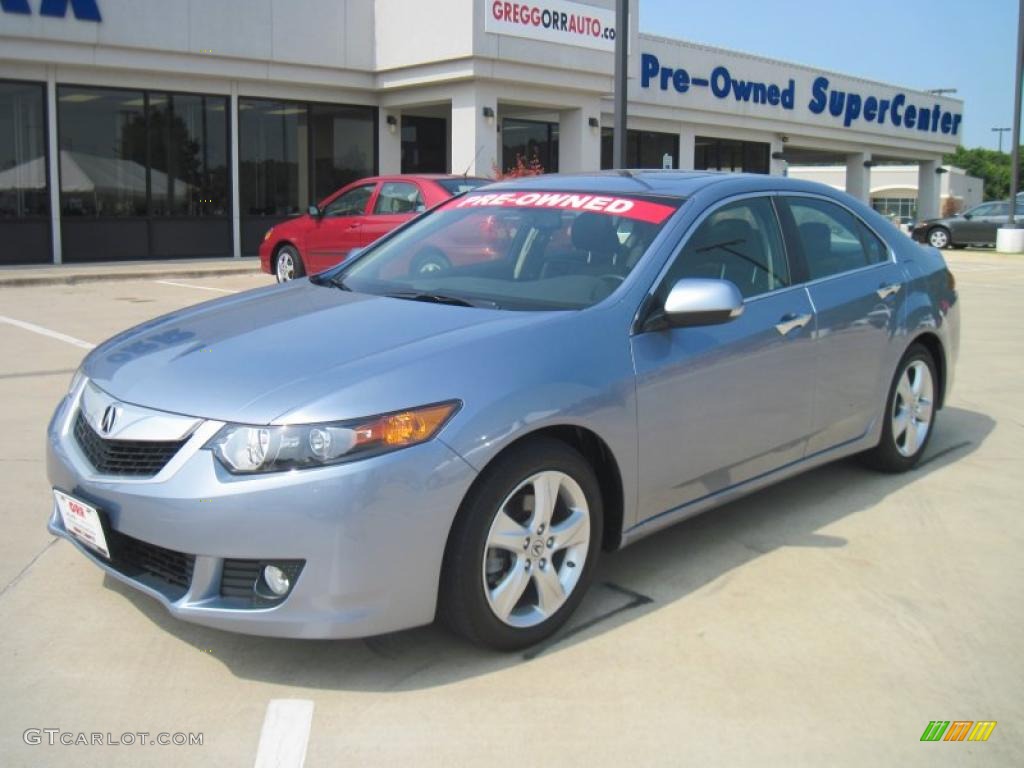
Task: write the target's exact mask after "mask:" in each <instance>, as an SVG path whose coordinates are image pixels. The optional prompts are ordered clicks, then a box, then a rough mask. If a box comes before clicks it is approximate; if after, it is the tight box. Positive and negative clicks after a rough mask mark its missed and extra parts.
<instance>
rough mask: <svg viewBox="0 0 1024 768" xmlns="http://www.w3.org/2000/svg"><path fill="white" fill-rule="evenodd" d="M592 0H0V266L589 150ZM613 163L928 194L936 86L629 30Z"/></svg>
mask: <svg viewBox="0 0 1024 768" xmlns="http://www.w3.org/2000/svg"><path fill="white" fill-rule="evenodd" d="M613 8H614V0H585V1H582V2H569V1H568V0H544V2H543V3H541V2H539V0H538V1H537V2H532V0H522V1H519V2H505V0H432V2H413V1H412V0H218V1H217V2H209V0H2V2H0V242H3V243H5V244H6V247H5V248H4V249H3V251H0V264H11V263H30V262H50V261H54V262H58V263H59V262H62V261H65V262H79V261H92V260H99V259H139V258H172V257H195V256H224V255H232V254H233V255H235V256H240V255H251V254H254V253H255V252H256V247H257V245H258V243H259V238H260V237H261V236H262V233H263V232H264V231H265V230H266V229H267V228H268V227H269V226H270V225H272V224H274V223H276V222H278V221H281V220H282V219H284V218H286V217H288V216H291V215H295V214H297V213H299V212H301V211H304V210H305V208H306V207H307V205H308V204H309V203H311V202H316V201H317V200H319V199H322V198H323V197H324V196H326V195H327V194H329V193H330V192H332V191H333V190H334V189H336V188H338V187H339V186H341V185H343V184H345V183H347V182H349V181H352V180H354V179H356V178H359V177H361V176H367V175H372V174H377V173H380V174H390V173H399V172H410V173H426V172H454V173H460V174H461V173H468V174H471V175H485V176H489V175H492V174H493V173H494V172H495V171H500V170H503V169H507V168H509V167H511V166H512V165H514V164H515V163H516V162H517V158H522V159H523V160H524V161H526V162H531V161H532V162H537V163H539V164H540V165H541V166H543V167H544V169H545V170H546V171H561V172H573V171H586V170H593V169H597V168H600V167H608V166H610V164H611V128H610V126H611V125H612V99H611V94H612V89H613V81H612V72H613V60H612V59H613V50H614V15H615V14H614V10H613ZM637 22H638V13H637V7H636V2H634V3H633V6H632V8H631V30H630V41H629V50H630V81H629V120H628V125H629V136H628V158H627V160H628V164H629V165H630V166H633V167H658V168H661V167H672V168H681V169H717V170H725V171H750V172H760V173H782V172H784V170H785V168H786V167H787V165H788V164H792V163H797V164H800V163H821V162H833V163H835V162H838V163H840V164H842V165H843V166H844V167H845V169H846V174H845V180H844V186H845V188H846V189H847V191H849V192H850V193H851V194H854V195H856V196H858V197H860V198H862V199H864V200H867V199H868V198H869V196H870V194H871V190H872V188H873V184H872V181H871V178H872V174H873V173H874V172H877V164H879V163H891V162H896V161H898V162H901V163H903V164H906V165H910V166H911V173H916V175H917V183H916V187H917V190H918V195H917V198H918V200H919V203H918V208H919V211H918V212H919V214H920V215H922V216H924V215H937V214H938V212H939V200H940V186H941V183H942V179H941V178H940V176H941V175H942V174H941V173H939V171H940V162H941V157H942V155H943V154H944V153H945V152H949V151H951V150H952V149H954V148H955V147H956V146H957V144H958V143H959V139H960V136H961V134H962V130H963V125H962V120H963V106H962V104H961V103H960V102H959V101H956V100H953V99H948V98H938V97H935V96H933V95H930V94H927V93H921V92H915V91H912V90H910V89H906V88H900V87H897V86H892V85H885V84H881V83H875V82H870V81H865V80H861V79H857V78H854V77H850V76H846V75H841V74H836V73H831V72H824V71H820V70H817V69H814V68H810V67H806V66H800V65H795V64H788V63H785V62H780V61H774V60H770V59H765V58H762V57H758V56H754V55H749V54H745V53H740V52H736V51H728V50H723V49H717V48H710V47H707V46H701V45H696V44H692V43H688V42H684V41H680V40H670V39H666V38H661V37H656V36H653V35H648V34H643V33H640V32H638V23H637Z"/></svg>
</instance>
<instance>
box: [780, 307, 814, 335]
mask: <svg viewBox="0 0 1024 768" xmlns="http://www.w3.org/2000/svg"><path fill="white" fill-rule="evenodd" d="M809 322H811V316H810V315H798V314H795V313H794V312H790V313H789V314H788V315H783V316H782V318H781V319H780V320H779V322H777V323H776V324H775V330H777V331H778V332H779V333H781V334H782V335H783V336H785V335H787V334H788V333H789V332H790V331H792V330H794V329H795V328H803V327H804V326H805V325H807V324H808V323H809Z"/></svg>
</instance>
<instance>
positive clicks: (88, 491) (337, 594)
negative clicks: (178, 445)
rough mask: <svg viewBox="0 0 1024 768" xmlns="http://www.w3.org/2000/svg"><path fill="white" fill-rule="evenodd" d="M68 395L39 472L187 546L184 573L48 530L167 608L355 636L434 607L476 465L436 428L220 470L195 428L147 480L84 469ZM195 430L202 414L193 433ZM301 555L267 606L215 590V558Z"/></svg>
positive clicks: (131, 529)
mask: <svg viewBox="0 0 1024 768" xmlns="http://www.w3.org/2000/svg"><path fill="white" fill-rule="evenodd" d="M76 409H77V398H76V396H75V394H74V393H73V394H72V395H70V396H68V397H67V398H65V399H64V400H63V401H62V403H61V404H60V406H59V407H58V408H57V411H56V413H55V414H54V417H53V419H52V421H51V423H50V426H49V428H48V431H47V442H48V447H47V473H48V476H49V480H50V484H51V485H52V486H53V487H54V488H56V489H58V490H60V491H63V492H64V493H67V494H70V495H72V496H75V497H78V498H80V499H82V500H83V501H85V502H87V503H89V504H92V505H94V506H96V507H97V508H98V509H100V510H102V512H103V513H105V515H106V518H107V521H108V525H109V528H110V530H112V531H114V532H116V533H115V534H114V535H116V536H123V537H130V538H131V539H132V540H135V541H137V542H141V543H142V544H144V545H155V547H154V549H156V548H163V549H164V550H172V551H173V552H174V553H182V554H184V555H185V556H194V566H193V567H192V568H191V573H190V574H189V577H188V580H187V584H185V585H184V586H175V585H172V584H167V583H165V582H163V581H162V580H161V579H160V578H155V577H153V575H152V574H145V575H142V576H140V575H138V574H137V573H136V571H135V569H128V568H125V567H124V566H123V564H121V563H118V562H116V561H115V562H109V561H107V560H105V559H104V558H103V557H101V556H100V555H98V554H96V553H94V552H93V551H92V550H90V549H88V548H87V547H85V546H84V545H82V544H80V543H78V541H77V540H75V539H74V538H72V537H71V535H70V534H69V533H68V532H67V531H66V530H65V528H64V525H63V521H62V519H61V516H60V513H59V512H58V511H57V509H56V507H54V509H53V510H52V513H51V515H50V518H49V526H48V527H49V530H50V532H51V533H53V534H54V535H57V536H61V537H63V538H65V539H68V540H69V541H71V542H72V543H73V544H74V545H75V546H76V547H77V548H78V549H79V550H80V551H81V552H82V553H83V554H84V555H86V556H87V557H88V558H89V559H90V560H92V561H93V562H94V563H95V564H96V565H98V566H99V567H100V568H102V569H103V570H104V571H106V572H107V573H109V574H110V575H111V576H113V577H114V578H116V579H119V580H120V581H123V582H125V583H126V584H129V585H131V586H132V587H134V588H136V589H138V590H140V591H142V592H145V593H146V594H148V595H150V596H151V597H153V598H155V599H156V600H158V601H159V602H160V603H162V604H163V605H164V607H165V608H166V609H167V610H168V611H169V612H170V613H171V614H172V615H174V616H176V617H177V618H180V619H183V620H186V621H191V622H195V623H197V624H204V625H207V626H211V627H216V628H219V629H225V630H230V631H235V632H243V633H248V634H256V635H268V636H278V637H304V638H330V637H335V638H341V637H362V636H367V635H374V634H381V633H384V632H391V631H395V630H398V629H404V628H408V627H413V626H418V625H421V624H427V623H429V622H431V621H432V620H433V617H434V612H435V608H436V600H437V590H438V583H439V579H440V573H441V562H442V558H443V554H444V547H445V544H446V541H447V537H448V531H449V529H450V527H451V523H452V520H453V518H454V516H455V512H456V510H457V509H458V507H459V504H460V502H461V500H462V498H463V497H464V495H465V493H466V491H467V490H468V488H469V485H470V484H471V483H472V481H473V479H474V477H475V471H474V470H473V469H472V468H471V467H470V466H469V465H468V464H467V463H466V462H465V461H464V460H463V459H462V458H460V457H459V456H458V455H457V454H455V453H454V452H453V451H452V450H451V449H449V448H448V447H447V446H446V445H445V444H444V443H443V442H442V441H440V440H437V439H435V440H432V441H430V442H427V443H424V444H422V445H418V446H415V447H412V448H407V449H405V450H401V451H396V452H394V453H390V454H385V455H382V456H378V457H375V458H370V459H366V460H362V461H355V462H352V463H350V464H342V465H337V466H333V467H326V468H322V469H311V470H299V471H292V472H282V473H273V474H268V475H263V476H249V477H240V476H235V475H231V474H230V473H228V472H227V471H226V470H224V468H223V467H221V466H220V464H219V463H218V462H217V461H216V459H214V457H213V454H212V453H210V452H209V451H207V450H203V449H202V447H201V445H202V443H203V442H205V440H206V439H207V438H206V435H205V432H206V431H211V430H212V429H213V428H215V427H216V424H211V423H209V422H207V426H208V429H207V430H205V431H204V432H203V434H197V435H196V437H195V438H194V439H191V440H189V441H188V442H187V443H186V444H185V446H184V447H183V448H182V449H181V451H180V453H179V455H178V456H177V457H175V459H174V460H173V461H172V462H171V463H170V464H168V466H167V468H166V470H165V471H162V472H160V473H159V474H157V475H156V476H155V477H154V478H152V479H148V480H147V479H142V480H140V479H126V478H119V477H109V476H108V477H103V476H99V475H96V474H95V471H94V470H93V469H92V467H91V465H89V463H88V462H87V460H86V459H85V457H84V456H83V454H82V452H81V451H80V450H79V448H78V445H77V443H76V441H75V438H74V436H73V434H72V433H71V423H72V419H73V416H74V415H75V412H76ZM200 431H203V428H202V427H201V428H200V430H197V433H198V432H200ZM227 559H242V560H302V561H305V565H304V567H303V568H302V571H301V573H300V575H299V576H298V579H297V581H296V582H295V585H294V587H293V588H292V590H291V592H290V593H289V594H288V596H287V597H285V598H284V599H283V600H282V601H280V602H279V603H277V604H274V605H270V606H267V605H264V604H254V605H251V606H247V605H244V601H240V600H238V599H237V598H233V597H225V596H224V595H223V594H222V586H221V577H222V571H223V568H224V564H225V560H227Z"/></svg>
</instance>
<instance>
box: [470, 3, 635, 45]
mask: <svg viewBox="0 0 1024 768" xmlns="http://www.w3.org/2000/svg"><path fill="white" fill-rule="evenodd" d="M483 3H484V31H485V32H492V33H494V34H496V35H512V36H513V37H525V38H527V39H530V40H544V41H546V42H549V43H561V44H562V45H577V46H580V47H583V48H593V49H595V50H598V51H614V50H615V12H614V11H610V10H608V9H606V8H597V7H595V6H593V5H583V4H582V3H571V2H568V1H567V0H528V2H516V1H515V0H483Z"/></svg>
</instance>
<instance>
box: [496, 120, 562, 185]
mask: <svg viewBox="0 0 1024 768" xmlns="http://www.w3.org/2000/svg"><path fill="white" fill-rule="evenodd" d="M520 157H521V158H522V159H523V162H524V163H527V164H529V163H530V162H531V161H533V160H534V159H536V160H537V162H539V163H540V164H541V167H542V168H543V169H544V173H558V123H545V122H540V121H538V120H520V119H516V118H511V117H506V118H505V119H504V120H502V121H501V167H502V170H504V171H508V170H510V169H511V168H513V167H515V165H516V161H517V158H520Z"/></svg>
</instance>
